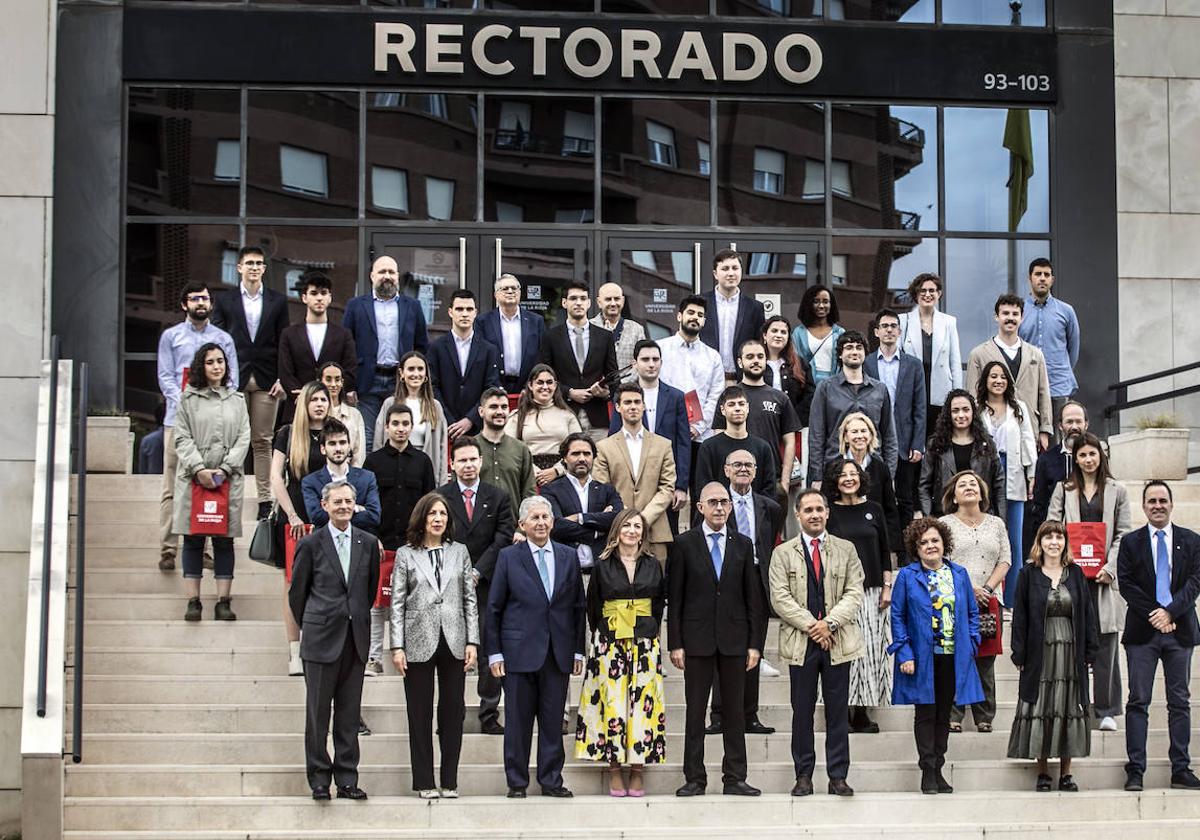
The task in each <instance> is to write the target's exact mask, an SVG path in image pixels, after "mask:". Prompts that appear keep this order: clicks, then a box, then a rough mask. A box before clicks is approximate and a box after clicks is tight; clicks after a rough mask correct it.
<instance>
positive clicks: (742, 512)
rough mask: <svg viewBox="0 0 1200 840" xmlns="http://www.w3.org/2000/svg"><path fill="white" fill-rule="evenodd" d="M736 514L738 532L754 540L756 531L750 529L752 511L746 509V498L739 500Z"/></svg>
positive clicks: (751, 540)
mask: <svg viewBox="0 0 1200 840" xmlns="http://www.w3.org/2000/svg"><path fill="white" fill-rule="evenodd" d="M736 516H737V526H738V532H739V533H740V534H741V535H742V536H743V537H745V538H746V539H748V540H750V542H754V533H753V532H752V531H751V529H750V513H749V511H748V510H747V509H746V500H745V499H738V500H737V513H736Z"/></svg>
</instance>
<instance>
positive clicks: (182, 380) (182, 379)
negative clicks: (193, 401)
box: [179, 365, 192, 391]
mask: <svg viewBox="0 0 1200 840" xmlns="http://www.w3.org/2000/svg"><path fill="white" fill-rule="evenodd" d="M191 369H192V366H191V365H188V366H187V367H185V368H182V369H181V370H180V371H179V390H180V391H186V390H187V381H188V373H189V372H190V371H191Z"/></svg>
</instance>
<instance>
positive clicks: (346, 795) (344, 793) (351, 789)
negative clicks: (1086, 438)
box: [337, 785, 367, 802]
mask: <svg viewBox="0 0 1200 840" xmlns="http://www.w3.org/2000/svg"><path fill="white" fill-rule="evenodd" d="M337 798H338V799H356V800H358V801H360V802H361V801H362V800H364V799H366V798H367V794H366V793H365V792H364V791H363V789H362V788H360V787H359V786H358V785H338V796H337Z"/></svg>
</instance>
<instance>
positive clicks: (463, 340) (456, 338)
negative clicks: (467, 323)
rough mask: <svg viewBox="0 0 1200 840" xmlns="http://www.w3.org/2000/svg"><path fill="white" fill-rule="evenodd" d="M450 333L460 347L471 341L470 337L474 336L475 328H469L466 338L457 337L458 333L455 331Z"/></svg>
mask: <svg viewBox="0 0 1200 840" xmlns="http://www.w3.org/2000/svg"><path fill="white" fill-rule="evenodd" d="M450 334H451V335H452V336H454V343H455V344H457V345H458V346H459V347H462V346H463V345H464V344H470V343H471V339H472V338H474V337H475V330H471V332H470V333H468V335H467V337H466V338H459V337H458V333H456V332H452V333H450Z"/></svg>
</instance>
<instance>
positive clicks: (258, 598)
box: [67, 576, 283, 627]
mask: <svg viewBox="0 0 1200 840" xmlns="http://www.w3.org/2000/svg"><path fill="white" fill-rule="evenodd" d="M280 577H281V578H282V576H280ZM175 586H176V587H177V591H175V592H173V593H170V594H168V593H145V592H143V593H139V594H132V593H124V594H121V593H113V592H106V593H95V592H92V591H90V590H89V591H88V593H87V598H86V603H85V604H84V616H85V618H86V622H87V625H86V626H87V627H91V626H92V623H93V622H97V621H152V622H158V621H171V620H173V619H174V620H178V619H182V618H183V612H184V609H185V608H186V607H187V599H186V597H185V596H184V594H183V582H182V581H180V580H178V579H176V582H175ZM276 588H277V589H278V591H277V592H272V593H270V594H259V595H250V594H246V593H234V598H235V599H236V601H235V603H234V607H235V612H236V613H237V616H238V620H239V621H276V622H278V621H282V618H283V583H282V580H280V581H279V582H278V586H277V587H276ZM200 599H201V600H202V601H203V602H204V611H205V616H204V620H205V621H207V620H209V619H211V618H212V608H213V605H214V604H215V603H216V601H217V585H216V583H215V582H214V581H213V579H212V578H211V577H206V578H204V580H203V581H202V582H201V584H200ZM67 615H70V616H74V615H75V594H74V590H72V591H71V592H70V593H68V596H67Z"/></svg>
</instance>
